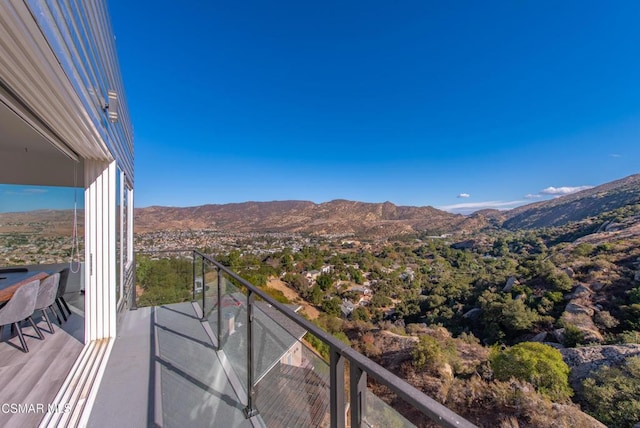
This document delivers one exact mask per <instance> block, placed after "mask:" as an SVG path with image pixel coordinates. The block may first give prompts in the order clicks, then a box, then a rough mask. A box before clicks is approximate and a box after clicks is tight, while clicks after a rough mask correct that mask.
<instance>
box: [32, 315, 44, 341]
mask: <svg viewBox="0 0 640 428" xmlns="http://www.w3.org/2000/svg"><path fill="white" fill-rule="evenodd" d="M29 322H30V323H31V325H32V326H33V329H34V330H35V331H36V333H37V334H38V337H39V338H40V340H44V336H43V335H42V333H40V329H39V328H38V326H37V325H36V323H35V321H33V318H31V317H29Z"/></svg>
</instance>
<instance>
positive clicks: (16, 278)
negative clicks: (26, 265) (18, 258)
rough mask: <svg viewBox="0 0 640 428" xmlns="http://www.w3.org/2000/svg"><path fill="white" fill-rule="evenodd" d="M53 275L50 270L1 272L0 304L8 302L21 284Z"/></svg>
mask: <svg viewBox="0 0 640 428" xmlns="http://www.w3.org/2000/svg"><path fill="white" fill-rule="evenodd" d="M49 275H51V272H48V271H27V272H10V273H0V304H2V303H4V302H8V301H9V300H11V298H12V297H13V293H15V292H16V290H17V289H18V288H20V287H21V286H23V285H25V284H28V283H30V282H31V281H35V280H43V279H45V278H46V277H48V276H49Z"/></svg>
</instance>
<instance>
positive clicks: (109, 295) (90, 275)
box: [85, 161, 117, 342]
mask: <svg viewBox="0 0 640 428" xmlns="http://www.w3.org/2000/svg"><path fill="white" fill-rule="evenodd" d="M116 174H117V168H116V163H115V161H114V162H110V163H106V162H97V161H87V162H86V164H85V182H86V183H90V184H89V185H88V186H87V188H86V190H85V206H86V209H85V228H87V230H88V233H87V238H86V239H87V243H86V244H85V260H86V261H87V264H88V268H87V269H85V282H86V284H87V287H86V290H85V305H86V307H87V308H89V310H87V311H85V339H86V341H87V342H89V341H92V340H96V339H103V338H108V337H115V334H116V309H115V308H116V301H115V300H116V290H115V286H116V184H117V183H116Z"/></svg>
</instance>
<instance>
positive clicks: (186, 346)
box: [88, 303, 261, 427]
mask: <svg viewBox="0 0 640 428" xmlns="http://www.w3.org/2000/svg"><path fill="white" fill-rule="evenodd" d="M205 328H207V327H206V322H205V323H203V322H201V320H200V318H199V316H198V314H197V313H196V310H195V308H194V306H193V305H192V304H191V303H177V304H171V305H165V306H160V307H153V308H149V307H147V308H140V309H138V310H136V311H130V312H127V313H126V314H125V315H124V319H123V320H122V322H121V323H120V326H119V333H118V337H117V338H116V341H115V343H114V346H113V350H112V351H111V356H110V358H109V361H108V363H107V367H106V371H105V373H104V377H103V379H102V382H101V385H100V389H99V390H98V395H97V397H96V401H95V403H94V405H93V410H92V413H91V416H90V419H89V424H88V426H90V427H91V426H93V427H102V426H104V424H105V421H108V422H109V425H110V426H140V427H141V426H154V427H157V426H160V427H184V426H189V427H209V426H225V427H251V426H254V425H256V426H260V425H261V421H260V420H258V419H259V418H252V419H251V420H248V419H246V418H245V416H244V414H243V409H244V407H245V404H244V403H243V401H244V400H241V399H239V398H238V394H236V391H235V390H234V389H233V387H232V386H231V385H232V382H231V381H230V380H229V378H228V377H227V374H226V371H225V369H224V364H228V363H225V362H224V360H225V359H224V357H223V356H221V355H219V354H218V352H217V351H216V350H215V348H214V346H213V344H212V342H211V339H210V337H209V335H208V334H207V332H206V330H205Z"/></svg>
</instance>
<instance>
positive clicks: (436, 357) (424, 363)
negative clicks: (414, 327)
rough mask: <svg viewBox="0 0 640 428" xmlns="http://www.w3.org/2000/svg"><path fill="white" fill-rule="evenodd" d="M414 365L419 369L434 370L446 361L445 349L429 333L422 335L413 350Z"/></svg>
mask: <svg viewBox="0 0 640 428" xmlns="http://www.w3.org/2000/svg"><path fill="white" fill-rule="evenodd" d="M411 357H413V365H414V366H416V367H417V368H418V369H427V370H429V371H434V370H436V369H437V368H438V366H439V365H440V364H442V363H444V362H445V356H444V351H443V350H442V347H441V346H440V344H439V343H438V341H437V340H436V339H434V338H433V337H431V336H429V335H426V334H425V335H422V336H420V339H419V340H418V343H416V346H415V348H413V350H412V351H411Z"/></svg>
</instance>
